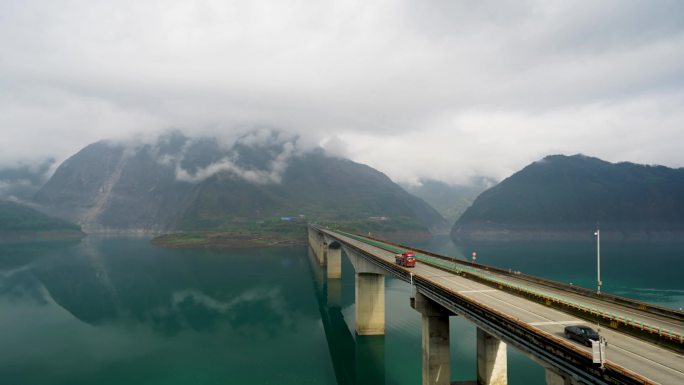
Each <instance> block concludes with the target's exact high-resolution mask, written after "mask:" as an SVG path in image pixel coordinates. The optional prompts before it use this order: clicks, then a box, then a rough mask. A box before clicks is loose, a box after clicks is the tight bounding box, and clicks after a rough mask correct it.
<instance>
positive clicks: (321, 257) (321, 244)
mask: <svg viewBox="0 0 684 385" xmlns="http://www.w3.org/2000/svg"><path fill="white" fill-rule="evenodd" d="M309 246H311V250H313V252H314V255H315V256H316V260H317V261H318V264H319V265H320V266H323V264H324V263H325V252H326V248H327V246H326V244H325V239H324V238H323V236H322V235H321V234H320V233H318V232H316V231H314V230H312V229H311V228H309Z"/></svg>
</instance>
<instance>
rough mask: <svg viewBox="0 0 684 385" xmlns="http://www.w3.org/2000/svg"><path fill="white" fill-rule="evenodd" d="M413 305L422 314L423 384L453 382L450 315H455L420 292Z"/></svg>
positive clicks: (413, 300) (432, 384) (439, 384)
mask: <svg viewBox="0 0 684 385" xmlns="http://www.w3.org/2000/svg"><path fill="white" fill-rule="evenodd" d="M411 302H412V303H411V306H412V307H413V308H414V309H416V311H418V312H419V313H420V314H421V315H422V329H423V382H422V383H423V385H449V384H451V352H450V347H449V316H451V315H454V314H453V313H452V312H450V311H449V310H447V309H445V308H444V307H443V306H441V305H440V304H438V303H436V302H434V301H432V300H431V299H429V298H428V297H426V296H424V295H423V294H421V293H420V292H417V293H416V296H415V298H413V299H412V301H411Z"/></svg>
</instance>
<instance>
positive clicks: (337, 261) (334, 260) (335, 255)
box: [326, 242, 342, 278]
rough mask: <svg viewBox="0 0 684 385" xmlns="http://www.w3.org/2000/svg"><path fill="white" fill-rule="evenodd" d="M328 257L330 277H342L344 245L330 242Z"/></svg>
mask: <svg viewBox="0 0 684 385" xmlns="http://www.w3.org/2000/svg"><path fill="white" fill-rule="evenodd" d="M326 258H327V260H328V261H327V263H328V278H340V277H342V247H341V246H340V244H339V243H337V242H332V243H329V244H328V250H327V253H326Z"/></svg>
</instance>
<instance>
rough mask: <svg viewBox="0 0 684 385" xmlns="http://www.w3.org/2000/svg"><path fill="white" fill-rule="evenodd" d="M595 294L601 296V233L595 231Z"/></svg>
mask: <svg viewBox="0 0 684 385" xmlns="http://www.w3.org/2000/svg"><path fill="white" fill-rule="evenodd" d="M594 235H596V294H601V231H600V230H599V229H596V232H595V233H594Z"/></svg>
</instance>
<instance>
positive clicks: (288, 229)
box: [152, 217, 432, 249]
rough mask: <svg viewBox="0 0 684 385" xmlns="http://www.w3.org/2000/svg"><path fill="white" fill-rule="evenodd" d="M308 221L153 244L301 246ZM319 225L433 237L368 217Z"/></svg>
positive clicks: (233, 228) (186, 234) (166, 238)
mask: <svg viewBox="0 0 684 385" xmlns="http://www.w3.org/2000/svg"><path fill="white" fill-rule="evenodd" d="M308 223H309V222H308V221H307V220H306V218H303V217H281V218H272V219H269V220H263V221H257V222H234V223H230V224H227V225H224V226H221V227H220V228H217V229H210V230H196V231H182V232H176V233H171V234H164V235H161V236H158V237H156V238H154V239H153V240H152V243H153V244H154V245H156V246H159V247H165V248H230V249H233V248H253V247H285V246H303V245H306V244H307V225H308ZM317 223H318V224H320V225H322V226H325V227H329V228H333V229H338V230H342V231H348V232H353V233H362V234H368V233H371V234H374V235H377V236H380V237H382V238H384V239H390V240H392V239H395V240H404V241H405V240H406V239H410V240H413V241H424V240H428V239H430V238H431V237H432V235H431V234H430V232H429V231H428V229H427V228H424V227H421V226H419V225H415V224H412V223H411V222H410V221H407V220H405V219H396V220H392V219H390V218H375V217H373V218H367V219H361V220H338V221H334V220H325V221H317Z"/></svg>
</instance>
